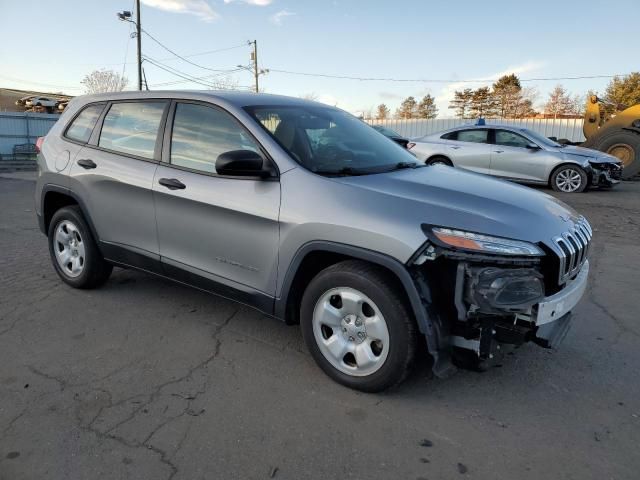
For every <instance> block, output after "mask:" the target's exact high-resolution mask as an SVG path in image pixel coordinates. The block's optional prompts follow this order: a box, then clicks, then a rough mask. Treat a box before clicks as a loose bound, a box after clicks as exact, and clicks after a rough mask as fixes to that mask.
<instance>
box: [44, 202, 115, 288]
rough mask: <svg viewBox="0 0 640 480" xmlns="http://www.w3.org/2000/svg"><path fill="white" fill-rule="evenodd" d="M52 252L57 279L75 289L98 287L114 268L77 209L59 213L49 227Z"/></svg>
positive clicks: (73, 207) (68, 209)
mask: <svg viewBox="0 0 640 480" xmlns="http://www.w3.org/2000/svg"><path fill="white" fill-rule="evenodd" d="M48 237H49V253H50V255H51V261H52V263H53V267H54V268H55V270H56V272H57V273H58V276H59V277H60V278H61V279H62V280H63V281H64V282H65V283H67V284H69V285H71V286H72V287H75V288H95V287H98V286H100V285H102V284H103V283H104V282H106V281H107V279H108V278H109V275H111V270H112V269H113V267H112V266H111V265H110V264H109V263H107V262H106V261H105V260H104V258H103V257H102V254H101V253H100V251H99V250H98V246H97V245H96V243H95V240H94V239H93V236H92V235H91V231H90V230H89V226H88V225H87V222H86V221H85V219H84V217H83V216H82V212H81V210H80V208H79V207H77V206H69V207H64V208H61V209H60V210H58V211H57V212H56V213H55V214H54V215H53V218H52V219H51V223H50V224H49V232H48Z"/></svg>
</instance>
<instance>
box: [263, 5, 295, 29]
mask: <svg viewBox="0 0 640 480" xmlns="http://www.w3.org/2000/svg"><path fill="white" fill-rule="evenodd" d="M292 15H295V12H292V11H290V10H287V9H285V10H280V11H279V12H278V13H274V14H273V15H271V16H270V17H269V21H270V22H271V23H273V24H274V25H277V26H278V27H279V26H280V25H282V21H283V20H284V19H285V18H286V17H290V16H292Z"/></svg>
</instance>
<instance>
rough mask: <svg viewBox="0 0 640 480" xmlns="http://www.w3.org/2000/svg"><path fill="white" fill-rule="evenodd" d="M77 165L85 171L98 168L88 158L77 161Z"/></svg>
mask: <svg viewBox="0 0 640 480" xmlns="http://www.w3.org/2000/svg"><path fill="white" fill-rule="evenodd" d="M78 165H80V166H81V167H82V168H84V169H86V170H88V169H90V168H96V167H97V166H98V165H96V163H95V162H94V161H93V160H90V159H88V158H83V159H82V160H78Z"/></svg>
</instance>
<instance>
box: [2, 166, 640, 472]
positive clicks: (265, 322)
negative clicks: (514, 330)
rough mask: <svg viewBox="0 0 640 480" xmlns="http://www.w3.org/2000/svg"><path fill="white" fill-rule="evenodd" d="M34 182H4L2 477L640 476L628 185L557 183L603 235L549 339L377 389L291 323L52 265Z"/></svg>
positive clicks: (636, 218) (195, 295) (126, 275)
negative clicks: (565, 325) (322, 352)
mask: <svg viewBox="0 0 640 480" xmlns="http://www.w3.org/2000/svg"><path fill="white" fill-rule="evenodd" d="M34 185H35V183H34V180H33V176H32V174H22V175H14V176H2V177H0V479H1V480H27V479H28V480H44V479H47V480H75V479H91V480H99V479H100V480H102V479H135V480H143V479H150V480H165V479H173V480H178V479H181V480H182V479H189V480H200V479H202V480H208V479H269V478H276V479H307V478H309V479H347V478H354V479H367V480H371V479H414V480H415V479H458V478H459V479H463V478H476V479H491V480H499V479H505V480H513V479H519V480H528V479H531V480H534V479H535V480H538V479H542V478H544V479H576V480H586V479H598V480H602V479H616V480H621V479H629V480H636V479H638V478H640V319H639V318H638V314H637V311H638V307H637V305H638V298H639V297H638V288H639V287H640V247H639V246H638V243H639V241H640V182H635V183H633V182H630V183H624V184H622V185H620V186H619V188H615V189H613V190H610V191H604V190H603V191H590V192H588V193H583V194H574V195H563V196H562V197H561V198H562V199H563V200H564V201H566V202H568V203H569V204H571V205H573V206H574V207H575V208H576V209H577V210H578V211H580V212H581V213H583V214H584V215H585V216H587V218H588V219H589V220H590V222H591V224H592V225H593V227H594V230H595V240H594V242H595V243H594V248H593V250H592V252H591V279H590V286H589V290H588V292H587V294H586V295H585V298H584V299H583V300H582V302H581V303H580V304H579V306H578V307H577V308H576V309H575V311H574V314H575V315H574V325H573V328H572V330H571V331H570V332H569V334H568V336H567V338H566V340H565V342H564V344H563V345H562V347H561V349H560V350H558V351H550V350H544V349H541V348H539V347H537V346H535V345H533V344H531V345H525V346H523V347H522V348H519V349H516V350H513V351H511V352H510V354H507V355H505V356H504V358H502V359H500V361H499V363H496V365H495V366H494V367H493V368H491V369H490V370H489V371H487V372H484V373H474V372H469V371H460V372H458V373H457V374H456V375H455V376H453V377H451V378H449V379H446V380H440V379H435V378H433V377H432V375H431V373H430V372H429V369H428V364H427V362H426V361H424V362H422V363H421V364H420V365H418V368H417V369H416V371H415V373H414V374H413V375H412V377H411V378H410V379H409V380H408V381H407V382H406V383H405V384H403V385H402V386H400V387H399V388H396V389H394V390H392V391H390V392H387V393H384V394H375V395H374V394H364V393H359V392H355V391H352V390H349V389H347V388H344V387H341V386H339V385H337V384H335V383H334V382H332V381H331V380H330V379H329V378H328V377H326V376H325V375H324V374H323V373H322V372H321V371H320V369H319V368H318V367H317V366H316V365H315V364H314V362H313V360H312V359H311V357H310V356H309V354H308V353H307V350H306V348H305V346H304V343H303V342H302V338H301V334H300V330H299V328H298V327H297V326H291V327H289V326H286V325H284V324H283V323H280V322H279V321H277V320H274V319H271V318H268V317H265V316H263V315H261V314H259V313H257V312H256V311H254V310H251V309H249V308H246V307H241V306H238V305H236V304H234V303H232V302H229V301H226V300H223V299H220V298H217V297H215V296H212V295H208V294H205V293H202V292H200V291H197V290H193V289H189V288H187V287H183V286H180V285H178V284H175V283H171V282H169V281H165V280H162V279H158V278H155V277H153V276H150V275H146V274H143V273H138V272H133V271H127V270H121V269H116V270H114V274H113V275H112V277H111V279H110V280H109V282H108V283H107V284H106V285H105V286H104V287H103V288H101V289H99V290H93V291H80V290H74V289H72V288H70V287H68V286H66V285H65V284H63V283H62V282H61V281H60V280H59V279H58V278H57V276H56V274H55V273H54V271H53V268H52V266H51V264H50V261H49V255H48V250H47V243H46V239H45V237H44V236H43V235H42V234H41V233H40V231H39V230H38V228H37V225H36V219H35V213H34V209H33V202H34V200H33V191H34Z"/></svg>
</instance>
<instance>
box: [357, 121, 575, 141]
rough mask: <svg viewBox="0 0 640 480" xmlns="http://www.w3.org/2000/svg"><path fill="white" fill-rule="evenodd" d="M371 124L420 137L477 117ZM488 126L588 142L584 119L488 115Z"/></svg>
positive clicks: (410, 136)
mask: <svg viewBox="0 0 640 480" xmlns="http://www.w3.org/2000/svg"><path fill="white" fill-rule="evenodd" d="M366 122H367V123H369V124H371V125H381V126H383V127H387V128H390V129H392V130H395V131H396V132H398V133H399V134H400V135H402V136H405V137H408V138H418V137H423V136H425V135H430V134H432V133H436V132H441V131H443V130H448V129H449V128H454V127H459V126H462V125H473V124H474V123H475V122H474V121H473V120H467V119H462V118H434V119H432V120H426V119H397V118H394V119H386V120H366ZM486 123H487V125H510V126H517V127H523V128H528V129H530V130H533V131H534V132H537V133H539V134H541V135H544V136H545V137H556V138H566V139H567V140H570V141H572V142H584V141H585V138H584V135H583V134H582V118H557V119H553V118H522V119H506V118H505V119H500V118H488V119H486Z"/></svg>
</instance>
